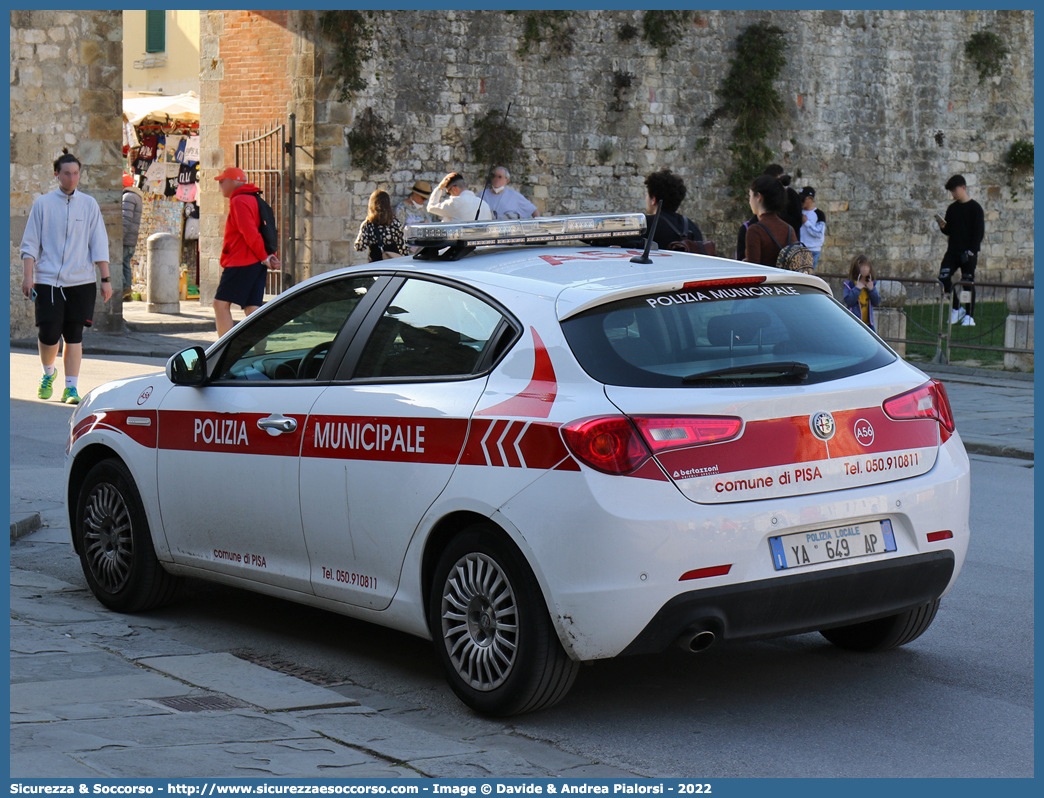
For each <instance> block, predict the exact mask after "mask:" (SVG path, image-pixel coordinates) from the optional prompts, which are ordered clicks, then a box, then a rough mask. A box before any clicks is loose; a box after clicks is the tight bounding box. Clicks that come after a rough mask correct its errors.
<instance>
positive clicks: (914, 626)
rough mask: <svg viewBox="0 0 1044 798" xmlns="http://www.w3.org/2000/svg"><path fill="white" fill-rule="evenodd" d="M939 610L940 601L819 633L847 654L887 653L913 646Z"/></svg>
mask: <svg viewBox="0 0 1044 798" xmlns="http://www.w3.org/2000/svg"><path fill="white" fill-rule="evenodd" d="M938 611H939V599H936V600H935V601H930V602H928V603H927V604H923V605H921V606H920V607H915V608H914V609H912V610H906V611H905V612H900V613H899V614H898V615H889V616H888V617H887V618H878V619H877V620H876V621H867V622H866V623H856V624H852V625H851V626H839V627H837V628H836V629H826V630H823V631H821V632H820V634H821V635H823V637H825V638H826V639H827V640H829V641H830V642H831V643H833V644H834V645H835V646H837V647H838V648H844V649H847V650H849V651H888V650H890V649H893V648H898V647H899V646H905V645H906V644H907V643H912V642H913V641H914V640H916V639H917V638H918V637H920V636H921V635H923V634H924V633H925V632H926V631H928V627H929V626H931V625H932V621H933V620H935V613H936V612H938Z"/></svg>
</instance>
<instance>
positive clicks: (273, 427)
mask: <svg viewBox="0 0 1044 798" xmlns="http://www.w3.org/2000/svg"><path fill="white" fill-rule="evenodd" d="M257 427H258V429H263V430H264V431H265V432H267V433H268V434H269V435H272V436H275V435H282V434H283V433H285V432H294V431H295V430H296V429H297V419H294V418H287V417H286V416H283V415H280V414H278V413H275V414H273V415H271V416H269V417H268V418H259V419H258V420H257Z"/></svg>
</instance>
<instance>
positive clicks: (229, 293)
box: [214, 263, 268, 308]
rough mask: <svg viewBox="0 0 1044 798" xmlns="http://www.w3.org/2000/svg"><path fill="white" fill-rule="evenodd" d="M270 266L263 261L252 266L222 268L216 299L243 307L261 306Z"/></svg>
mask: <svg viewBox="0 0 1044 798" xmlns="http://www.w3.org/2000/svg"><path fill="white" fill-rule="evenodd" d="M267 277H268V267H267V266H266V265H265V264H263V263H253V264H251V265H250V266H225V267H224V268H223V269H222V270H221V281H220V282H219V283H218V287H217V291H216V292H214V299H218V300H220V301H222V302H231V303H232V304H233V305H239V306H240V307H241V308H250V307H260V306H261V304H262V303H263V302H264V300H265V280H266V279H267Z"/></svg>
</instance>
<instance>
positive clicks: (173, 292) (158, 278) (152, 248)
mask: <svg viewBox="0 0 1044 798" xmlns="http://www.w3.org/2000/svg"><path fill="white" fill-rule="evenodd" d="M146 246H147V248H148V260H147V265H146V267H145V298H146V300H147V301H148V304H147V305H146V306H145V310H146V312H148V313H178V312H180V311H181V303H180V302H179V301H178V293H179V288H180V286H179V284H178V281H179V279H180V275H179V269H178V263H179V260H180V255H181V241H180V240H179V239H178V237H177V236H175V235H171V234H170V233H153V234H152V235H150V236H149V238H148V241H147V243H146Z"/></svg>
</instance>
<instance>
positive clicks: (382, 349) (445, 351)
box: [355, 280, 501, 378]
mask: <svg viewBox="0 0 1044 798" xmlns="http://www.w3.org/2000/svg"><path fill="white" fill-rule="evenodd" d="M500 320H501V313H500V311H498V310H496V309H495V308H493V307H492V306H490V305H489V304H487V303H486V302H483V301H482V300H481V299H479V298H478V297H476V296H473V295H472V294H468V293H466V292H464V291H460V290H458V289H456V288H452V287H450V286H447V285H442V284H441V283H433V282H428V281H425V280H407V281H406V283H405V284H404V285H403V286H402V288H401V289H400V290H399V292H398V293H397V294H396V295H395V298H394V299H393V300H392V303H391V304H390V305H389V306H388V309H387V310H386V311H384V315H383V316H381V318H380V319H379V320H378V322H377V325H376V326H375V327H374V330H373V334H372V335H371V336H370V340H369V341H367V342H366V347H365V349H364V350H363V353H362V357H361V358H360V359H359V365H358V367H357V368H356V370H355V377H356V378H359V377H440V376H461V375H466V374H470V373H471V372H472V371H474V369H475V365H476V364H477V363H478V360H479V356H480V355H481V354H482V350H483V348H484V347H485V346H486V342H487V341H489V339H490V336H492V335H493V333H494V332H495V331H496V329H497V325H499V324H500Z"/></svg>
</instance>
